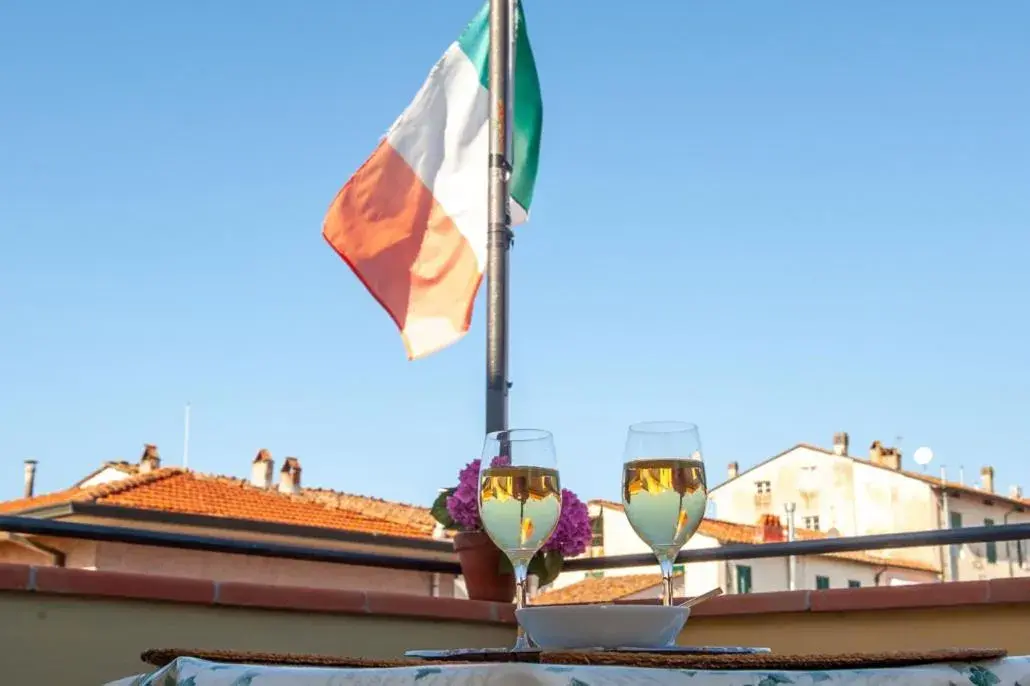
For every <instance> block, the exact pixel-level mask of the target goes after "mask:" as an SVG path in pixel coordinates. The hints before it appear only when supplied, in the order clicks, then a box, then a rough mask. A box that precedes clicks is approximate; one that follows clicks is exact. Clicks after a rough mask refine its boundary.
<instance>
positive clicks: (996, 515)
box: [709, 433, 1030, 581]
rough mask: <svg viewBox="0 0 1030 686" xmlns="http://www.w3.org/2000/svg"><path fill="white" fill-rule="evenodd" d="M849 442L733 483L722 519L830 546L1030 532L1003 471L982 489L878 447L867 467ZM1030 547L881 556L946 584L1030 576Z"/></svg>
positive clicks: (794, 455)
mask: <svg viewBox="0 0 1030 686" xmlns="http://www.w3.org/2000/svg"><path fill="white" fill-rule="evenodd" d="M849 443H850V440H849V437H848V435H847V434H846V433H839V434H836V436H835V437H834V446H833V448H831V449H826V448H821V447H819V446H814V445H809V444H798V445H796V446H794V447H792V448H790V449H789V450H786V451H784V452H783V453H780V454H779V455H776V456H774V457H772V458H769V459H768V460H765V461H764V462H762V463H760V464H758V465H756V466H755V467H752V468H751V469H748V470H746V471H743V472H740V471H739V470H738V468H737V465H736V463H731V464H730V468H729V475H728V476H729V478H728V480H727V481H725V482H724V483H722V484H720V485H718V486H716V487H714V488H712V489H711V490H710V494H709V497H710V499H711V501H712V502H713V503H714V506H715V512H716V513H717V514H718V516H719V517H720V518H721V519H725V520H728V521H733V522H740V523H749V522H754V521H757V519H758V518H760V517H762V516H766V515H775V516H779V517H784V518H785V517H786V512H787V508H788V507H789V506H793V507H794V518H795V523H796V526H797V527H799V528H804V529H812V530H816V531H820V532H823V533H825V534H827V535H830V536H861V535H872V534H887V533H895V532H901V531H923V530H933V529H942V528H950V527H963V526H965V527H969V526H992V525H1002V524H1012V523H1025V522H1030V501H1027V500H1026V499H1024V498H1023V497H1022V491H1021V490H1020V489H1018V488H1012V489H1011V490H1010V491H1008V492H1007V493H999V492H998V490H997V488H996V484H995V483H994V469H993V468H992V467H990V466H986V467H983V468H982V469H981V475H980V476H981V479H980V483H979V484H977V485H975V486H973V485H967V484H964V483H960V482H952V481H947V480H944V479H943V478H936V477H933V476H930V475H929V474H927V473H922V472H917V471H910V470H907V469H903V465H902V455H901V453H900V451H898V450H896V449H894V448H890V447H885V446H883V445H882V444H881V443H880V442H879V441H876V442H874V443H873V444H872V445H871V446H870V449H869V453H868V456H867V457H857V456H855V455H852V454H850V445H849ZM1027 552H1028V551H1027V542H1026V541H1019V542H1010V543H1008V544H1006V543H972V544H965V545H961V546H950V547H927V548H911V549H896V550H884V551H879V552H878V553H877V554H878V555H880V556H882V557H883V558H885V559H888V560H889V559H894V558H898V557H899V556H900V557H904V558H909V559H917V560H920V561H922V562H925V563H927V564H932V565H936V566H937V567H938V568H940V569H941V570H942V576H943V579H944V580H946V581H952V580H954V581H969V580H983V579H997V578H1006V577H1019V576H1030V560H1028V557H1030V556H1028V554H1027Z"/></svg>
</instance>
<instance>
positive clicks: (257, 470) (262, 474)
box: [250, 448, 275, 488]
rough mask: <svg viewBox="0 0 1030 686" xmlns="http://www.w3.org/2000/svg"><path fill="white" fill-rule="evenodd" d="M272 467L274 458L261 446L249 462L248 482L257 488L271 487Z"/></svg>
mask: <svg viewBox="0 0 1030 686" xmlns="http://www.w3.org/2000/svg"><path fill="white" fill-rule="evenodd" d="M274 467H275V460H273V459H272V453H270V452H268V451H267V450H265V449H264V448H262V449H261V450H259V451H258V454H257V456H256V457H255V458H254V462H253V463H252V464H251V467H250V483H251V484H252V485H254V486H257V487H258V488H271V487H272V470H273V469H274Z"/></svg>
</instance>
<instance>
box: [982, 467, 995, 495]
mask: <svg viewBox="0 0 1030 686" xmlns="http://www.w3.org/2000/svg"><path fill="white" fill-rule="evenodd" d="M980 484H981V485H980V488H982V489H983V490H985V491H987V492H988V493H994V467H991V466H990V465H988V466H986V467H983V468H981V469H980Z"/></svg>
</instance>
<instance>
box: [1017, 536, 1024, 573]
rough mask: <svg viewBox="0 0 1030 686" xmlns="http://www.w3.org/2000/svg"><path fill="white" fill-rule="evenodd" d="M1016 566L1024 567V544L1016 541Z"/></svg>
mask: <svg viewBox="0 0 1030 686" xmlns="http://www.w3.org/2000/svg"><path fill="white" fill-rule="evenodd" d="M1016 564H1017V565H1019V566H1020V567H1022V566H1023V542H1022V541H1016Z"/></svg>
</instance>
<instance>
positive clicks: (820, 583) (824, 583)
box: [815, 576, 830, 591]
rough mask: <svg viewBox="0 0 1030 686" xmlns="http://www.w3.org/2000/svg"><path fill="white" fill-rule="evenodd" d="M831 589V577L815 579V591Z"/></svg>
mask: <svg viewBox="0 0 1030 686" xmlns="http://www.w3.org/2000/svg"><path fill="white" fill-rule="evenodd" d="M829 587H830V577H828V576H817V577H816V578H815V590H817V591H825V590H826V589H828V588H829Z"/></svg>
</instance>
